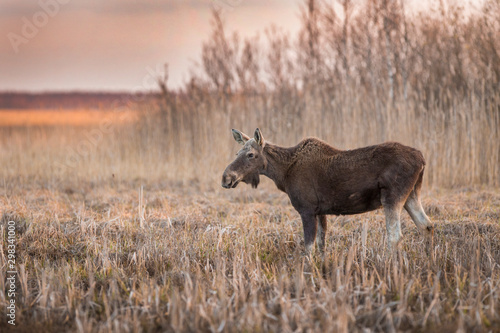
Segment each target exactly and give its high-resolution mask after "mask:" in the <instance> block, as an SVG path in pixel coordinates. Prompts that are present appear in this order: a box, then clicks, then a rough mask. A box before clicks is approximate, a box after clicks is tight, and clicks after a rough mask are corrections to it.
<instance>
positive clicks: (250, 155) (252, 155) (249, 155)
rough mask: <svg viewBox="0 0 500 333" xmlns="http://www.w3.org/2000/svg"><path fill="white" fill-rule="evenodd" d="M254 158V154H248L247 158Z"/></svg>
mask: <svg viewBox="0 0 500 333" xmlns="http://www.w3.org/2000/svg"><path fill="white" fill-rule="evenodd" d="M254 156H255V155H254V154H253V153H249V154H247V157H248V158H254Z"/></svg>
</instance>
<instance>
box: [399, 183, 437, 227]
mask: <svg viewBox="0 0 500 333" xmlns="http://www.w3.org/2000/svg"><path fill="white" fill-rule="evenodd" d="M405 210H406V211H407V212H408V214H410V216H411V219H412V220H413V222H414V223H415V225H416V226H417V228H419V229H420V230H423V231H428V232H431V233H432V231H433V230H434V226H433V224H432V222H431V220H430V219H429V217H427V215H426V214H425V212H424V209H423V207H422V203H421V202H420V198H419V197H418V195H417V193H416V192H415V191H412V192H411V194H410V196H409V197H408V199H407V200H406V202H405Z"/></svg>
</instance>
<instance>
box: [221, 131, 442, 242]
mask: <svg viewBox="0 0 500 333" xmlns="http://www.w3.org/2000/svg"><path fill="white" fill-rule="evenodd" d="M232 132H233V137H234V139H235V140H236V141H237V142H238V143H240V144H242V145H243V148H242V149H241V150H240V151H239V152H238V154H237V157H236V159H235V160H234V161H233V162H232V163H231V164H230V165H229V166H228V167H227V168H226V170H225V171H224V174H223V176H222V186H223V187H225V188H234V187H236V186H237V185H238V183H239V182H240V181H243V182H245V183H250V184H252V186H253V187H257V186H258V184H259V176H260V175H265V176H267V177H269V178H270V179H272V180H273V181H274V182H275V184H276V186H277V187H278V188H279V189H280V190H282V191H284V192H286V193H287V194H288V196H289V197H290V201H291V203H292V205H293V207H294V208H295V209H296V210H297V211H298V212H299V214H300V216H301V218H302V224H303V228H304V238H305V246H306V250H307V251H308V252H310V251H311V249H312V245H313V244H314V239H315V238H317V241H318V245H319V247H320V250H321V251H322V252H323V251H324V246H325V236H326V229H327V225H326V215H329V214H334V215H340V214H343V215H345V214H358V213H364V212H368V211H371V210H374V209H378V208H381V207H383V208H384V212H385V216H386V227H387V234H388V244H389V247H392V246H394V245H396V244H397V243H398V242H399V240H400V238H401V226H400V214H401V211H402V209H403V208H405V209H406V211H407V212H408V213H409V214H410V216H411V218H412V220H413V221H414V222H415V224H416V225H417V227H418V228H419V229H421V230H425V231H428V232H432V231H433V226H432V223H431V222H430V220H429V218H428V217H427V215H426V214H425V212H424V210H423V208H422V205H421V202H420V188H421V186H422V177H423V172H424V167H425V160H424V158H423V156H422V153H421V152H420V151H418V150H416V149H414V148H411V147H407V146H404V145H402V144H400V143H396V142H387V143H383V144H380V145H374V146H369V147H364V148H359V149H354V150H338V149H335V148H333V147H331V146H330V145H328V144H326V143H325V142H323V141H321V140H318V139H314V138H308V139H305V140H303V141H301V142H300V143H299V144H298V145H296V146H294V147H290V148H284V147H279V146H276V145H273V144H270V143H267V142H265V140H264V138H263V136H262V133H261V132H260V130H259V129H256V130H255V134H254V138H252V139H251V138H250V137H248V136H247V135H245V134H243V133H241V132H239V131H237V130H234V129H233V130H232ZM318 231H319V232H318Z"/></svg>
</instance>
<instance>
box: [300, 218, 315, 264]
mask: <svg viewBox="0 0 500 333" xmlns="http://www.w3.org/2000/svg"><path fill="white" fill-rule="evenodd" d="M300 217H301V218H302V227H303V228H304V244H305V248H306V254H307V255H309V254H311V252H312V249H313V245H314V239H315V238H316V232H317V228H318V221H317V219H316V216H315V215H314V214H309V213H303V214H300Z"/></svg>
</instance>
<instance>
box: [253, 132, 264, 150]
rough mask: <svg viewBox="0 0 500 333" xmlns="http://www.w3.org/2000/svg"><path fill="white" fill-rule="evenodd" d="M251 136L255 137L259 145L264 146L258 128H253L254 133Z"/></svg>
mask: <svg viewBox="0 0 500 333" xmlns="http://www.w3.org/2000/svg"><path fill="white" fill-rule="evenodd" d="M253 138H254V139H255V142H257V143H258V144H259V146H261V147H264V137H263V136H262V133H261V132H260V129H258V128H257V129H256V130H255V134H254V135H253Z"/></svg>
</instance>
